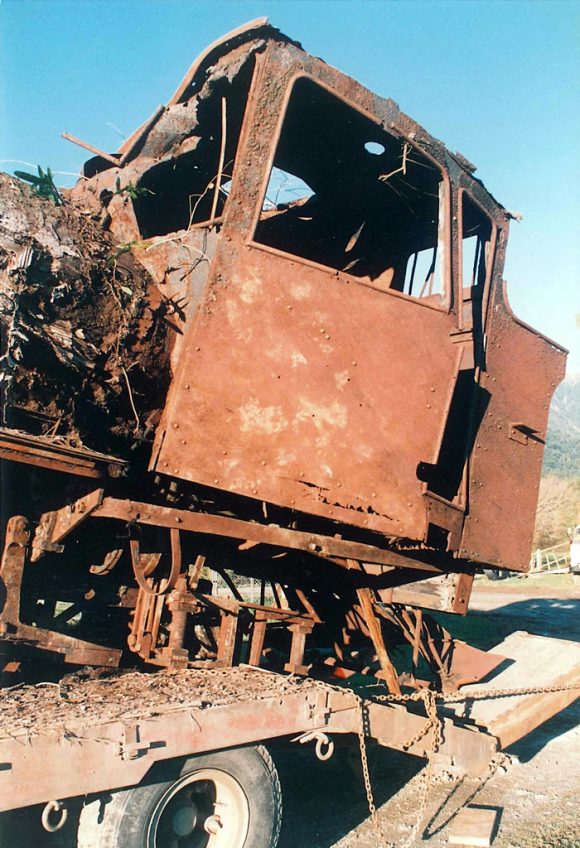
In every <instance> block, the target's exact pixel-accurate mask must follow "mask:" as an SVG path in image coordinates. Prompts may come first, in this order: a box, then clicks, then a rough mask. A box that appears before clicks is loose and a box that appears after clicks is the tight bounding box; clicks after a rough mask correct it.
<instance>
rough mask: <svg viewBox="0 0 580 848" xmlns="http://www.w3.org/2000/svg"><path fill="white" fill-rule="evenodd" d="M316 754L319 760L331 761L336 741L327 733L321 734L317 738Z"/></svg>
mask: <svg viewBox="0 0 580 848" xmlns="http://www.w3.org/2000/svg"><path fill="white" fill-rule="evenodd" d="M314 753H315V754H316V756H317V757H318V759H319V760H322V761H323V762H324V760H329V759H330V758H331V757H332V755H333V754H334V740H333V739H331V738H330V736H327V735H326V733H320V734H319V735H317V737H316V747H315V748H314Z"/></svg>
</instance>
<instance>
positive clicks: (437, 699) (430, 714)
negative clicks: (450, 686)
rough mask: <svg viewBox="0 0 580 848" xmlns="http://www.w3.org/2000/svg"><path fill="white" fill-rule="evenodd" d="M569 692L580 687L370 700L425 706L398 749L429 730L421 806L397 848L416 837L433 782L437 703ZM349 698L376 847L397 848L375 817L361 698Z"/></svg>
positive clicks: (499, 758) (496, 761)
mask: <svg viewBox="0 0 580 848" xmlns="http://www.w3.org/2000/svg"><path fill="white" fill-rule="evenodd" d="M573 689H580V683H569V684H563V685H561V686H526V687H521V688H512V689H507V688H506V689H492V690H484V689H481V690H476V691H474V692H464V693H461V692H458V693H453V694H452V693H444V692H434V691H433V690H432V689H419V690H417V691H416V692H411V693H409V694H407V695H395V694H391V693H389V694H388V695H375V696H373V698H372V701H375V702H381V703H384V702H389V703H398V704H401V703H408V702H410V701H423V703H424V705H425V712H426V713H427V720H426V722H425V724H424V725H423V727H422V728H421V729H420V730H419V731H418V732H417V733H416V734H415V736H413V737H412V738H411V739H409V740H408V741H407V742H406V743H405V744H404V745H402V746H401V747H402V748H403V750H405V751H406V750H408V749H409V748H411V747H412V746H413V745H414V744H415V743H416V742H418V741H420V740H421V739H422V738H423V737H424V736H426V734H427V733H428V732H429V731H430V730H431V728H433V734H432V739H431V745H430V748H429V751H428V752H427V766H426V768H425V769H424V770H423V773H422V775H421V779H420V780H421V783H420V791H421V803H420V804H419V809H418V812H417V816H416V819H415V823H414V825H413V827H412V828H411V830H410V831H409V834H408V836H407V838H406V839H405V841H404V843H402V845H401V846H399V848H409V846H410V845H411V844H412V842H413V841H414V839H415V837H416V836H417V833H418V831H419V828H420V826H421V823H422V821H423V818H424V815H425V810H426V808H427V801H428V798H429V789H430V788H431V782H432V778H433V764H434V761H435V754H436V753H437V751H438V749H439V746H440V744H441V740H442V720H441V717H440V716H439V714H438V712H437V704H438V703H444V704H452V703H459V702H461V701H468V700H485V699H493V698H508V697H515V696H519V695H537V694H546V693H548V694H549V693H556V692H566V691H570V690H573ZM350 694H351V696H352V697H353V699H354V701H355V704H356V707H357V709H358V716H359V722H358V740H359V749H360V759H361V766H362V772H363V779H364V784H365V791H366V796H367V803H368V808H369V813H370V816H371V822H372V824H373V826H374V828H375V831H376V834H377V837H378V839H379V843H378V844H379V846H381V848H397V846H395V845H394V843H392V842H390V841H389V840H388V839H387V837H386V836H385V832H384V828H383V823H382V821H381V818H380V816H379V814H378V810H377V808H376V805H375V801H374V794H373V788H372V783H371V777H370V771H369V765H368V756H367V745H366V737H367V733H366V729H365V722H364V719H365V713H364V709H365V699H364V698H361V697H360V696H359V695H357V694H356V693H355V692H352V691H350ZM504 759H505V755H502V754H501V752H498V754H497V755H495V756H494V757H492V759H491V760H490V762H489V765H488V769H487V773H486V775H485V777H484V778H481V780H482V782H485V781H487V780H489V778H490V777H491V776H492V775H493V774H494V773H495V771H496V770H497V768H498V766H499V765H500V763H501V762H503V761H504Z"/></svg>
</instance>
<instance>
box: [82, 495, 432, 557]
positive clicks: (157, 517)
mask: <svg viewBox="0 0 580 848" xmlns="http://www.w3.org/2000/svg"><path fill="white" fill-rule="evenodd" d="M93 516H94V517H95V518H116V519H120V520H121V521H133V522H136V523H140V524H152V525H154V526H157V527H176V526H177V527H179V528H180V529H182V530H187V531H190V532H192V533H205V534H211V535H216V536H225V537H228V538H231V539H243V540H245V541H253V542H258V543H261V544H265V545H274V546H275V547H281V548H292V549H294V550H304V551H308V552H310V553H313V554H316V555H318V556H322V557H338V558H344V559H356V560H360V561H361V562H371V563H379V564H382V565H387V566H396V567H402V568H412V569H416V570H418V571H429V572H432V573H434V574H440V573H441V569H440V568H437V566H435V565H431V564H429V563H426V562H422V561H420V560H416V559H413V558H411V557H407V556H404V555H402V554H399V553H397V552H395V551H390V550H386V549H383V548H378V547H376V546H374V545H367V544H363V543H361V542H351V541H349V540H347V539H336V538H334V537H332V536H324V535H321V534H318V533H305V532H303V531H300V530H289V529H287V528H285V527H278V526H277V525H275V524H257V523H254V522H251V521H243V520H241V519H239V518H228V517H226V516H223V515H208V514H206V513H201V512H189V511H188V510H182V509H173V508H170V507H164V506H156V505H154V504H147V503H142V502H139V501H132V500H121V499H119V498H112V497H106V498H104V499H103V502H102V504H101V505H100V506H98V507H97V508H96V509H95V510H94V512H93Z"/></svg>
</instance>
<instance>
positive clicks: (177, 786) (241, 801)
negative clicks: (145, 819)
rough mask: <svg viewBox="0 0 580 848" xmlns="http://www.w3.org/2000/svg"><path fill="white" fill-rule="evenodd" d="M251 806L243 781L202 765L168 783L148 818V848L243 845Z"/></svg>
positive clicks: (216, 847) (236, 847) (229, 846)
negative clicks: (196, 769)
mask: <svg viewBox="0 0 580 848" xmlns="http://www.w3.org/2000/svg"><path fill="white" fill-rule="evenodd" d="M249 821H250V809H249V805H248V799H247V798H246V794H245V792H244V790H243V789H242V787H241V785H240V784H239V783H238V781H237V780H235V778H233V777H232V776H231V775H230V774H227V773H226V772H224V771H221V770H220V769H213V768H207V769H200V770H199V771H196V772H191V773H190V774H187V775H184V776H183V777H182V778H180V779H179V780H176V781H175V783H172V784H171V786H169V787H168V789H167V791H166V792H165V793H164V794H163V795H162V797H161V798H160V799H159V801H158V803H157V805H156V807H155V809H154V810H153V813H152V816H151V818H150V821H149V827H148V832H147V848H243V845H244V843H245V841H246V837H247V835H248V826H249Z"/></svg>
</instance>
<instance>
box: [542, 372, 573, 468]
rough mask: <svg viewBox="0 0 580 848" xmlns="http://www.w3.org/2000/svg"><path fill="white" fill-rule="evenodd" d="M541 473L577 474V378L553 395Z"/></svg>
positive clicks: (559, 388) (560, 387)
mask: <svg viewBox="0 0 580 848" xmlns="http://www.w3.org/2000/svg"><path fill="white" fill-rule="evenodd" d="M542 473H543V474H544V475H546V474H555V475H557V476H558V477H580V377H574V378H572V379H570V380H566V381H565V382H564V383H562V384H561V385H560V386H558V388H557V389H556V393H555V394H554V399H553V401H552V406H551V407H550V418H549V420H548V434H547V437H546V452H545V454H544V467H543V470H542Z"/></svg>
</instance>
